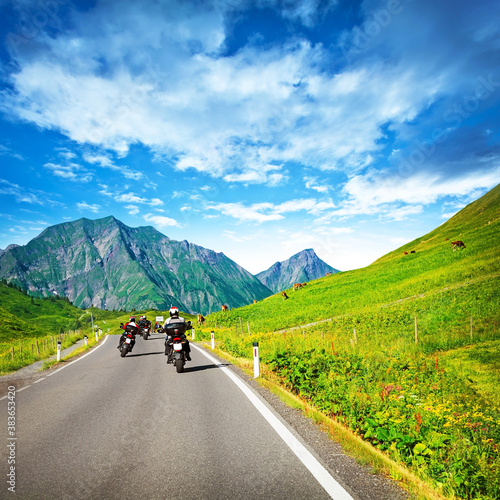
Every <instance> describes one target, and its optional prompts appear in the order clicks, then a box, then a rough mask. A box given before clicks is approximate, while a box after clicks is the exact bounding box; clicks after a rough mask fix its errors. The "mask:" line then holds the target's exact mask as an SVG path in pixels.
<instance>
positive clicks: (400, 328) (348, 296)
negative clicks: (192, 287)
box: [209, 186, 500, 349]
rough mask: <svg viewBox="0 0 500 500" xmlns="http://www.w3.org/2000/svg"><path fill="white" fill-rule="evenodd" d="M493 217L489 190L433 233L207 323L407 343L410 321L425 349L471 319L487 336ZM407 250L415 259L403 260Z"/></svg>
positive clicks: (494, 253) (492, 311) (495, 268)
mask: <svg viewBox="0 0 500 500" xmlns="http://www.w3.org/2000/svg"><path fill="white" fill-rule="evenodd" d="M495 200H496V201H495ZM499 217H500V186H497V187H496V188H495V189H494V190H493V191H491V192H490V193H488V194H487V195H486V196H485V197H483V198H481V199H480V200H478V201H476V202H475V203H473V204H471V205H469V206H468V207H466V208H465V209H463V210H462V211H461V212H459V213H458V214H456V215H455V216H454V217H453V218H452V219H450V220H449V221H448V222H446V223H445V224H443V225H442V226H440V227H439V228H437V229H436V230H434V231H432V232H431V233H429V234H428V235H426V236H424V237H422V238H419V239H417V240H415V241H413V242H411V243H409V244H407V245H405V246H403V247H401V248H399V249H397V250H395V251H394V252H391V253H389V254H388V255H386V256H384V257H382V258H381V259H379V260H378V261H376V262H374V263H373V264H372V265H370V266H368V267H366V268H363V269H358V270H354V271H348V272H344V273H338V274H335V275H332V276H329V277H326V278H322V279H319V280H315V281H312V282H310V283H308V284H307V285H306V287H304V288H302V289H299V290H297V291H293V290H291V289H289V290H287V293H288V296H289V297H290V298H289V299H288V300H283V299H282V297H281V295H279V294H277V295H274V296H272V297H269V298H268V299H265V300H264V301H261V302H259V303H258V304H255V305H250V306H247V307H242V308H238V309H235V310H234V311H229V312H225V313H222V312H218V313H215V314H212V315H210V316H209V320H210V321H211V324H215V323H216V322H217V324H218V326H227V327H229V326H234V324H235V323H237V322H239V318H241V319H242V321H243V322H246V321H250V322H251V324H252V325H253V328H254V329H256V330H258V331H262V332H269V331H276V330H280V329H286V328H290V327H294V326H297V325H304V324H308V323H311V322H314V321H319V320H324V319H327V318H333V319H334V321H332V325H336V326H338V328H351V327H352V328H356V327H358V328H359V329H360V332H361V331H364V332H365V333H366V334H370V335H373V334H375V333H376V332H377V331H379V330H381V329H383V334H384V340H385V341H387V340H388V338H389V337H392V336H393V335H394V336H396V337H400V336H401V335H402V334H404V335H408V338H410V339H411V338H412V336H413V332H414V317H415V316H417V321H418V323H419V329H420V330H421V332H422V334H423V335H424V334H425V337H423V338H422V340H424V339H425V341H426V342H429V343H431V346H430V349H434V346H436V348H438V347H439V344H440V342H439V337H441V335H440V332H441V331H442V329H445V330H446V331H447V332H450V333H456V334H459V333H460V332H462V331H463V332H465V333H466V332H467V331H468V324H469V322H470V317H471V316H472V317H473V324H474V327H475V330H476V332H478V331H480V332H483V331H485V330H490V329H491V331H494V330H496V328H497V324H498V318H499V313H498V304H499V303H500V301H499V298H500V296H499V290H500V287H499V286H498V285H499V278H500V245H499V243H500V226H499V222H500V221H499ZM456 239H461V240H462V241H464V243H465V245H466V247H467V248H465V249H460V250H456V251H453V250H452V248H451V241H452V240H456ZM411 250H415V253H414V254H411V253H408V255H404V252H405V251H406V252H410V251H411ZM327 326H328V325H325V327H327ZM351 331H352V330H351ZM436 334H437V335H438V337H435V336H436ZM388 335H389V337H388ZM442 340H443V341H444V339H442ZM442 347H447V343H446V342H444V345H443V346H442Z"/></svg>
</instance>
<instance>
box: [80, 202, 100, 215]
mask: <svg viewBox="0 0 500 500" xmlns="http://www.w3.org/2000/svg"><path fill="white" fill-rule="evenodd" d="M76 206H77V208H78V210H88V211H89V212H93V213H98V212H99V210H100V209H101V206H100V205H97V204H92V205H89V204H88V203H85V202H81V203H77V204H76Z"/></svg>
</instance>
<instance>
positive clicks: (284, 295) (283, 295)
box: [281, 292, 288, 300]
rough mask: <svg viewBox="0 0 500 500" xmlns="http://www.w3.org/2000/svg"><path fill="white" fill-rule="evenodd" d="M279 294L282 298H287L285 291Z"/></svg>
mask: <svg viewBox="0 0 500 500" xmlns="http://www.w3.org/2000/svg"><path fill="white" fill-rule="evenodd" d="M281 296H282V297H283V300H286V299H288V295H287V294H286V292H281Z"/></svg>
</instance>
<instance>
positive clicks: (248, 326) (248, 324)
mask: <svg viewBox="0 0 500 500" xmlns="http://www.w3.org/2000/svg"><path fill="white" fill-rule="evenodd" d="M247 328H248V335H252V333H251V332H250V323H249V322H248V321H247Z"/></svg>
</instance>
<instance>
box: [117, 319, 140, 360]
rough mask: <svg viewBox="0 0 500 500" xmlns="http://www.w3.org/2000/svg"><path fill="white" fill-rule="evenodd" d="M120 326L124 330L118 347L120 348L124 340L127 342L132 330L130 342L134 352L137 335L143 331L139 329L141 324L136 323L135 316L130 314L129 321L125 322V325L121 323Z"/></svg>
mask: <svg viewBox="0 0 500 500" xmlns="http://www.w3.org/2000/svg"><path fill="white" fill-rule="evenodd" d="M120 328H121V329H122V330H124V332H123V333H122V334H121V337H120V341H119V342H118V349H120V347H121V345H122V344H123V342H125V338H126V334H127V332H130V333H131V334H132V342H131V343H130V351H131V352H132V349H133V348H134V345H135V336H136V335H138V334H140V332H141V331H140V329H139V326H138V325H137V323H136V320H135V316H130V319H129V321H128V323H125V324H124V325H123V324H121V325H120Z"/></svg>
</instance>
